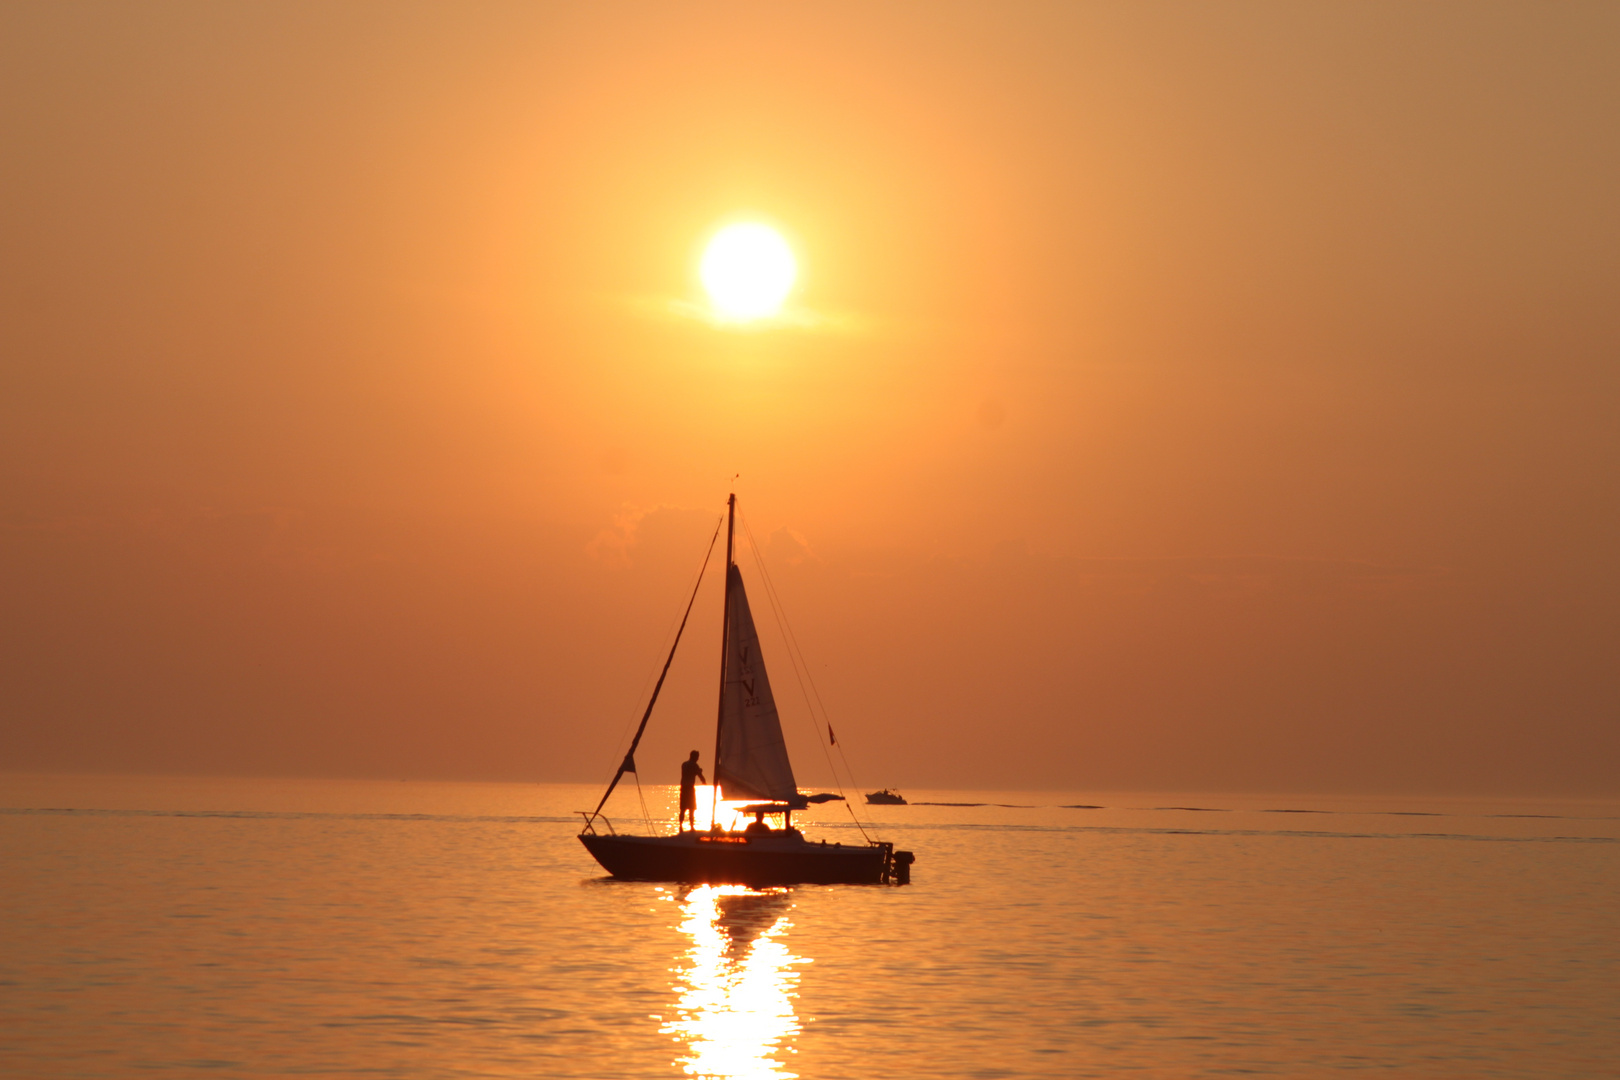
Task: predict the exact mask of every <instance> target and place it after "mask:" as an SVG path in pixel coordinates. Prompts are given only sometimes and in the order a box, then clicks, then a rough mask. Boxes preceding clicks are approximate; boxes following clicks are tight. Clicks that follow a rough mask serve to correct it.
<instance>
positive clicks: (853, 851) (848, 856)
mask: <svg viewBox="0 0 1620 1080" xmlns="http://www.w3.org/2000/svg"><path fill="white" fill-rule="evenodd" d="M579 839H580V843H582V844H584V845H585V850H587V851H589V852H590V853H591V855H592V856H593V857H594V858H595V859H596V861H597V862H599V863H601V864H602V868H603V869H604V870H606V871H607V872H608V873H609V874H611V875H613V876H614V877H616V878H623V879H625V880H628V881H679V882H684V883H687V884H705V885H809V884H815V885H878V884H882V883H884V882H886V881H888V880H889V873H890V857H891V854H892V845H890V844H871V845H861V846H855V845H845V844H812V843H808V842H807V841H805V840H802V839H799V838H797V837H792V836H745V835H744V834H741V833H721V834H713V833H691V832H688V833H681V834H680V835H679V836H597V835H594V834H591V833H586V834H584V835H582V836H581V837H580V838H579Z"/></svg>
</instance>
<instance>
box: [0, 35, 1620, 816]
mask: <svg viewBox="0 0 1620 1080" xmlns="http://www.w3.org/2000/svg"><path fill="white" fill-rule="evenodd" d="M1616 55H1620V9H1617V8H1616V7H1615V6H1613V5H1610V4H1591V5H1580V4H1560V5H1555V6H1548V5H1507V6H1494V5H1489V4H1469V5H1451V6H1446V5H1423V6H1418V7H1413V6H1411V5H1407V4H1387V5H1378V4H1363V3H1357V4H1348V3H1347V4H1343V5H1339V6H1333V5H1297V4H1289V3H1276V4H1256V5H1241V4H1225V5H1216V6H1211V5H1203V4H1187V5H1151V4H1119V5H1107V6H1084V5H1080V4H1071V3H1065V4H1054V5H1007V4H1001V5H966V6H951V5H945V4H938V3H929V4H919V5H911V6H905V5H885V6H882V7H874V6H871V5H865V4H851V5H845V6H837V5H830V4H818V5H803V6H792V7H790V6H785V5H782V6H765V5H741V4H738V5H680V6H675V5H662V6H653V5H642V6H631V5H590V6H581V7H578V8H565V7H562V6H557V7H555V8H549V9H548V8H542V7H540V6H537V5H527V4H513V5H496V4H489V5H480V6H477V7H468V6H462V5H450V6H414V5H406V4H395V3H388V4H371V5H360V4H351V5H341V6H336V7H335V8H334V6H333V5H326V4H310V5H304V6H300V5H296V4H287V3H278V4H264V5H253V6H250V5H241V4H236V5H222V4H195V5H159V4H150V5H135V6H131V5H120V4H109V5H86V4H79V5H61V4H38V5H27V4H8V5H6V6H5V7H4V9H3V10H0V147H3V148H4V149H3V151H0V305H3V308H0V513H3V517H0V596H3V597H4V602H3V611H4V615H3V617H0V628H3V633H4V640H3V642H0V769H59V770H141V771H212V772H225V773H234V772H259V773H290V774H347V775H382V776H394V775H399V776H443V777H465V778H482V777H487V778H534V779H555V780H564V779H569V780H571V779H579V780H591V779H597V778H599V777H602V778H605V775H606V774H608V773H610V772H611V770H612V767H613V764H614V763H615V761H616V759H617V755H618V753H619V750H618V749H617V747H618V746H619V745H620V744H619V743H618V741H617V740H618V739H619V736H620V732H621V730H622V728H623V726H624V725H625V723H626V721H627V720H629V719H630V718H631V717H632V716H633V714H635V712H636V711H637V710H636V694H637V691H638V689H639V688H640V687H641V686H642V681H643V679H644V678H645V676H646V674H647V672H648V670H649V669H650V668H652V667H653V666H654V665H655V664H656V663H657V662H658V661H659V660H660V659H661V657H660V655H659V653H660V645H659V641H660V635H661V634H663V633H664V632H665V630H666V628H667V627H668V626H669V624H670V620H671V619H672V618H673V617H674V616H675V615H676V614H677V609H678V607H679V604H680V603H681V601H682V597H681V590H682V589H683V588H684V586H685V583H686V582H687V581H688V580H689V578H690V576H691V574H692V573H693V571H694V570H695V568H696V564H697V561H698V559H699V558H700V556H701V549H702V545H703V543H704V541H705V539H706V537H707V535H708V531H709V529H711V528H712V524H713V521H714V517H715V515H716V514H718V512H719V509H720V507H721V505H722V504H723V502H724V498H725V494H726V490H727V488H726V482H727V478H729V477H730V476H731V475H732V474H733V473H738V472H740V473H741V474H742V479H741V480H740V481H739V484H738V489H737V490H738V492H739V498H740V500H741V505H742V507H743V510H744V512H745V513H746V514H747V515H748V520H749V522H750V525H751V526H752V529H753V531H754V533H755V534H756V535H757V536H758V537H759V538H760V540H761V542H762V543H763V544H765V545H766V546H767V548H768V549H769V552H768V555H767V558H768V560H769V565H770V566H771V568H772V572H773V574H774V575H775V576H776V578H777V582H778V585H779V587H780V589H781V592H782V594H783V597H784V599H785V601H786V603H787V606H788V615H789V616H790V617H791V618H792V619H793V620H794V624H795V626H796V627H797V629H798V633H799V637H800V640H801V643H802V644H803V645H804V647H805V649H806V652H807V653H808V655H809V657H810V659H811V661H812V663H814V664H816V665H817V666H818V670H817V673H816V674H817V678H818V680H819V681H820V686H821V689H822V693H823V696H824V697H825V698H826V699H827V702H828V705H829V707H830V708H831V710H832V715H833V718H834V723H835V724H836V725H837V726H838V729H839V735H840V737H841V738H842V739H843V741H844V742H845V743H846V744H847V746H848V748H849V750H850V753H851V759H852V762H853V763H854V765H855V769H856V776H857V778H859V779H860V780H861V781H862V782H863V783H866V784H870V785H873V786H877V785H882V784H896V785H911V786H923V785H938V786H944V785H966V786H980V787H993V786H1001V787H1046V788H1059V787H1062V788H1087V787H1091V788H1097V787H1102V788H1130V787H1135V788H1171V787H1180V788H1202V789H1240V788H1248V789H1289V790H1312V789H1316V790H1328V789H1339V790H1347V789H1366V790H1412V791H1453V790H1456V791H1463V790H1467V791H1502V792H1520V791H1522V792H1541V791H1548V792H1567V793H1587V792H1590V793H1597V792H1608V793H1614V792H1616V791H1620V672H1617V670H1616V665H1617V659H1616V658H1617V657H1620V572H1617V571H1616V569H1615V567H1614V552H1615V551H1616V550H1617V549H1620V490H1617V488H1620V485H1617V479H1620V424H1617V419H1616V418H1617V416H1620V371H1617V359H1620V304H1617V303H1616V302H1615V299H1614V298H1615V296H1616V295H1620V202H1617V200H1616V198H1615V193H1616V192H1617V191H1620V65H1617V64H1616V63H1615V62H1614V57H1615V56H1616ZM738 216H753V217H755V218H758V219H762V220H766V221H770V222H773V223H775V224H776V225H777V226H778V227H779V228H780V229H781V231H782V232H783V233H784V234H785V235H786V236H787V237H788V238H789V240H790V241H791V243H792V244H793V246H794V248H795V250H796V251H797V253H798V256H799V261H800V264H801V268H802V279H801V283H800V287H799V289H798V291H797V292H796V294H795V296H794V301H793V302H794V304H795V305H796V308H797V310H799V311H800V312H801V314H803V316H804V317H803V318H802V319H800V320H799V323H800V324H799V325H794V326H788V327H776V328H772V329H768V330H753V331H737V330H731V329H723V328H716V327H714V326H712V325H710V324H708V323H706V322H704V321H702V320H699V319H694V318H690V317H687V316H685V315H683V314H682V311H683V308H682V307H681V305H682V304H683V303H685V304H688V305H690V304H692V303H694V302H696V301H698V300H700V299H701V298H700V296H699V292H698V286H697V281H696V260H697V255H698V253H699V251H700V249H701V244H702V243H703V240H704V238H705V237H706V236H707V235H708V234H709V233H710V232H712V230H713V229H714V228H715V227H716V226H717V225H719V224H720V223H722V222H724V221H726V220H730V219H733V218H736V217H738ZM743 568H744V573H745V574H755V573H756V571H754V570H753V568H752V564H751V562H749V561H747V560H744V563H743ZM717 607H718V602H717V600H715V599H714V598H713V596H712V595H709V596H708V597H706V598H700V600H699V610H698V612H697V614H695V615H694V623H693V626H692V628H691V630H690V631H689V633H690V634H691V638H690V640H689V645H688V647H686V648H685V651H684V653H683V655H682V657H681V659H680V660H678V661H677V670H676V674H675V675H673V676H672V682H671V685H670V687H669V690H668V691H667V697H668V701H667V707H665V708H661V711H660V713H659V714H658V716H657V717H656V718H655V721H654V728H653V733H652V734H651V735H650V736H649V740H650V741H649V744H648V750H647V751H645V752H644V753H643V755H642V758H641V760H642V761H643V762H644V763H645V764H644V769H645V770H646V772H645V775H644V777H643V779H644V780H648V781H654V782H670V781H672V780H674V779H675V777H676V764H677V763H678V760H679V758H680V757H681V756H684V752H685V750H686V749H687V748H688V747H689V745H690V746H697V747H705V748H707V747H709V746H710V745H712V731H711V728H712V723H713V720H712V717H713V694H714V682H715V674H714V671H715V665H716V663H717V661H718V642H717V640H716V639H717V637H718V611H717ZM761 623H762V626H764V630H765V632H766V633H769V632H770V628H769V625H768V620H767V619H766V618H764V617H763V616H762V617H761ZM771 640H772V639H770V638H769V637H768V638H767V643H766V644H767V650H768V651H767V657H768V658H769V659H771V660H772V661H773V667H774V668H775V669H776V670H775V682H776V684H777V694H778V698H779V700H780V701H781V702H782V704H783V709H784V712H785V713H786V714H787V716H786V723H787V730H788V734H789V739H790V746H792V747H793V748H794V750H795V754H796V760H798V761H799V762H800V763H801V769H800V771H801V774H802V775H801V779H802V780H803V781H805V782H807V783H814V782H817V781H822V780H825V779H826V778H825V776H824V775H823V774H822V773H820V772H819V771H818V770H817V768H816V766H815V759H816V757H819V754H818V753H817V754H815V757H812V754H813V753H815V752H814V751H812V750H811V749H809V745H810V744H809V742H808V735H807V733H806V731H805V728H804V723H805V721H804V718H803V708H802V705H801V704H800V699H799V698H798V692H797V690H796V689H795V688H794V686H793V684H792V682H791V678H790V676H789V674H788V671H787V669H786V665H785V662H783V661H785V658H781V659H780V660H779V659H778V656H779V653H778V654H773V653H771V652H770V651H769V649H770V642H771ZM707 757H708V752H707V749H705V758H707Z"/></svg>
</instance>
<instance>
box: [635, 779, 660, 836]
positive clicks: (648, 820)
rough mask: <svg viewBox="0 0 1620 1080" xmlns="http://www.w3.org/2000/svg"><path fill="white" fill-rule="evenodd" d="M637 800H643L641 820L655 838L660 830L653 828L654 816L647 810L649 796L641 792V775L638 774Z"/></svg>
mask: <svg viewBox="0 0 1620 1080" xmlns="http://www.w3.org/2000/svg"><path fill="white" fill-rule="evenodd" d="M636 798H637V799H639V800H641V820H642V821H645V822H646V823H647V831H648V832H649V833H651V834H652V835H654V836H657V835H658V830H657V829H656V828H654V827H653V823H652V814H651V813H650V812H649V811H648V810H647V796H646V795H644V794H642V792H641V774H640V773H636Z"/></svg>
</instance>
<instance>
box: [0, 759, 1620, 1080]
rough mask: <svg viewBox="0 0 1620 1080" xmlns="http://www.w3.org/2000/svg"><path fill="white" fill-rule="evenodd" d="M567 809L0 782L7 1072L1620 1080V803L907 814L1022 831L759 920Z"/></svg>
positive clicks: (1171, 806)
mask: <svg viewBox="0 0 1620 1080" xmlns="http://www.w3.org/2000/svg"><path fill="white" fill-rule="evenodd" d="M596 794H597V791H596V789H594V788H581V787H567V786H534V785H481V784H463V785H457V784H416V783H397V784H384V783H356V782H317V781H258V780H255V781H244V780H229V781H227V780H212V781H210V780H160V779H93V778H35V777H7V778H0V1075H4V1076H7V1077H80V1076H82V1077H126V1076H139V1077H151V1076H162V1077H187V1076H195V1075H210V1074H211V1075H219V1076H231V1077H260V1076H283V1075H289V1074H296V1075H311V1076H379V1077H412V1078H419V1077H420V1078H430V1077H473V1076H479V1077H483V1076H498V1077H506V1076H523V1077H593V1078H594V1077H679V1076H682V1075H690V1076H705V1077H708V1076H712V1077H794V1076H799V1077H806V1078H831V1077H861V1078H869V1077H877V1076H896V1077H1003V1076H1005V1077H1058V1076H1062V1077H1071V1076H1109V1077H1113V1076H1131V1077H1198V1076H1229V1075H1234V1074H1258V1075H1274V1076H1290V1077H1295V1076H1321V1075H1338V1074H1341V1073H1344V1072H1354V1071H1369V1072H1378V1073H1381V1074H1384V1075H1395V1076H1410V1077H1497V1076H1500V1077H1538V1078H1546V1077H1612V1076H1616V1075H1620V1066H1617V1064H1616V1063H1617V1062H1620V902H1617V899H1616V897H1617V896H1620V804H1615V803H1591V802H1586V803H1577V802H1516V803H1507V802H1477V801H1476V802H1468V801H1445V802H1440V801H1433V800H1429V801H1423V800H1413V799H1401V798H1389V797H1385V798H1379V799H1372V798H1368V799H1355V800H1349V799H1325V798H1321V797H1292V798H1287V797H1280V796H1267V797H1254V796H1245V797H1236V796H1216V795H1197V796H1194V795H1185V794H1182V795H1156V794H1145V795H1121V794H1117V793H1114V794H1099V793H1095V792H1093V793H1083V792H1082V793H1075V792H1067V793H1029V792H1021V793H999V794H998V793H984V792H907V794H908V795H909V796H910V797H911V798H912V799H913V800H914V801H926V802H931V803H978V804H997V803H1002V804H1018V805H972V806H968V805H933V806H920V805H913V806H909V807H893V808H887V807H885V808H878V807H873V808H869V809H863V815H864V814H870V815H871V816H872V817H875V818H877V820H878V828H879V832H880V833H881V835H882V836H884V837H885V838H887V839H892V840H895V841H896V842H897V843H898V844H899V846H901V847H909V848H912V849H915V850H916V851H917V853H918V863H917V865H916V867H915V878H914V882H915V883H914V884H913V885H912V886H910V887H907V888H883V887H867V886H839V887H824V886H811V887H800V888H792V889H781V890H772V891H764V892H760V891H751V890H747V889H741V888H678V887H671V886H658V885H645V884H631V883H620V882H612V881H608V880H606V879H604V878H603V877H602V875H601V873H600V871H599V870H598V869H597V867H596V865H595V864H594V863H593V862H591V860H590V858H589V857H588V856H587V855H586V853H585V851H584V849H583V848H581V847H580V845H579V844H578V842H577V841H576V840H575V839H574V833H575V831H576V829H577V826H576V824H575V822H576V820H577V819H575V818H572V817H570V812H571V811H573V810H575V809H578V808H580V807H583V806H587V805H589V804H591V803H593V802H594V798H593V796H594V795H596ZM649 800H650V802H651V803H652V804H653V809H654V811H655V812H658V813H665V814H668V815H669V816H671V817H672V816H673V811H672V810H671V809H670V805H671V804H670V802H669V798H668V792H667V790H665V789H659V790H658V791H657V792H652V791H649ZM1082 805H1083V806H1084V807H1085V808H1082ZM1285 811H1286V812H1285ZM1302 811H1309V812H1302ZM805 825H806V833H807V834H808V835H810V836H811V837H812V838H815V837H816V836H818V835H821V836H827V837H829V838H833V839H841V840H849V839H852V838H856V836H857V834H855V833H853V830H852V826H851V825H850V822H849V817H848V815H847V812H845V811H844V810H842V809H840V808H838V807H837V806H836V804H835V805H833V806H831V807H824V808H821V809H819V810H818V811H816V812H815V813H814V814H812V815H810V816H809V817H808V819H807V821H806V822H805Z"/></svg>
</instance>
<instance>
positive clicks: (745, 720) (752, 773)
mask: <svg viewBox="0 0 1620 1080" xmlns="http://www.w3.org/2000/svg"><path fill="white" fill-rule="evenodd" d="M736 519H737V496H736V495H734V494H733V495H731V496H730V497H729V498H728V499H727V500H726V519H725V529H726V588H725V606H724V615H723V618H722V624H721V625H722V630H721V657H722V659H721V672H720V704H719V715H718V719H717V720H716V724H715V740H714V758H713V766H714V786H713V796H712V800H711V804H710V805H711V816H710V826H709V828H708V829H707V830H699V829H697V828H696V827H695V826H696V822H694V823H693V824H694V827H693V828H692V829H690V830H686V831H677V832H676V834H675V835H673V836H659V835H651V836H637V835H630V834H626V833H620V832H618V831H617V830H616V829H615V828H614V827H613V824H612V822H611V821H609V819H608V818H607V817H605V816H604V815H603V814H602V807H604V806H606V805H607V801H608V797H609V796H611V795H612V794H613V790H614V788H616V787H617V786H618V784H619V781H620V780H622V779H623V778H624V774H625V773H627V772H629V773H633V772H635V771H636V762H635V754H636V748H637V747H638V746H639V745H640V744H641V737H642V735H643V734H644V733H645V732H646V730H647V721H648V720H649V719H650V718H651V717H652V711H653V706H654V705H655V704H656V703H657V701H658V692H659V691H660V690H661V689H662V688H663V685H664V678H665V676H667V675H668V674H669V667H670V664H671V663H673V662H674V660H675V650H676V649H677V648H678V647H679V646H680V642H681V634H682V632H683V631H685V629H686V620H687V618H688V617H689V616H690V615H691V613H692V604H693V603H694V602H695V601H696V600H697V590H698V588H699V587H701V586H702V583H703V574H704V572H705V571H706V570H707V569H708V565H709V555H706V556H705V557H704V560H703V568H702V569H700V570H699V571H698V585H697V586H695V587H694V588H693V590H692V597H691V599H689V600H688V601H687V603H686V613H685V615H683V616H682V617H681V623H680V627H679V628H678V629H677V630H676V631H675V641H674V643H673V644H672V645H671V646H670V650H669V657H668V659H666V660H665V661H664V669H663V672H662V673H661V674H660V675H659V676H658V682H657V683H656V684H655V685H654V686H653V691H652V697H651V698H650V699H649V700H648V702H647V708H646V711H645V712H644V713H643V714H642V717H641V724H640V726H639V727H637V728H636V734H635V737H634V738H632V739H631V740H630V748H629V750H628V751H627V752H626V753H625V755H624V760H623V761H622V762H621V763H620V765H619V769H618V771H617V772H616V773H614V775H613V780H612V781H611V782H610V783H609V784H608V787H607V791H606V792H604V793H603V795H602V800H601V802H599V803H597V805H596V809H595V810H592V811H590V812H589V813H584V812H583V811H581V813H582V814H584V817H585V826H584V828H583V829H581V830H580V834H579V839H580V842H581V843H582V844H584V845H585V849H586V850H587V851H589V852H590V853H591V855H592V856H593V857H594V858H595V859H596V861H597V862H599V863H601V864H602V867H603V869H605V870H606V871H607V872H608V873H609V874H611V875H613V876H614V877H616V878H626V879H630V880H636V881H679V882H687V883H692V884H716V885H718V884H737V885H794V884H824V885H834V884H887V883H890V882H893V883H895V884H901V885H903V884H907V883H908V882H909V881H910V880H911V863H912V860H913V856H912V854H911V852H909V851H896V850H894V845H893V844H892V843H887V842H884V841H879V840H872V839H870V838H867V839H866V841H865V842H864V843H860V844H854V843H851V844H844V843H827V842H826V841H825V840H822V841H819V842H811V841H809V840H806V839H805V838H804V835H803V834H802V833H801V832H800V831H799V830H798V829H796V828H794V827H793V812H794V811H795V810H803V809H805V808H806V807H808V806H809V805H811V804H812V803H824V802H828V801H831V800H842V799H843V798H844V796H842V795H833V794H815V795H807V794H805V793H803V792H801V791H799V787H798V782H797V781H796V780H795V779H794V776H793V765H792V763H791V762H790V761H789V760H788V752H787V744H786V742H785V741H784V740H783V738H782V724H781V719H780V717H779V716H778V714H777V711H776V700H775V698H774V697H773V696H772V694H771V684H770V679H769V678H768V677H767V676H766V674H765V657H764V656H763V654H762V653H761V652H760V647H759V635H758V633H757V632H756V630H755V627H754V616H753V612H752V611H751V610H750V609H749V606H748V594H747V591H746V590H745V589H744V588H743V581H742V572H741V571H740V570H739V569H738V567H737V564H736V562H735V561H734V559H733V554H732V551H733V538H734V536H735V531H736ZM719 536H720V530H719V526H716V528H715V534H714V537H713V538H711V539H710V541H709V553H710V555H712V554H713V551H714V545H715V542H716V541H717V540H718V539H719ZM767 584H768V582H767ZM638 783H639V780H638ZM722 793H723V794H722ZM728 799H729V800H730V801H732V802H735V801H738V800H742V801H744V803H745V804H744V805H743V806H741V807H740V808H734V809H738V810H740V812H741V813H743V814H751V815H753V817H754V823H753V824H751V825H749V826H748V827H747V828H746V829H741V830H734V829H725V828H722V827H721V825H720V823H719V820H718V819H719V812H720V805H721V803H722V802H723V801H727V800H728ZM852 816H853V815H852ZM766 817H772V818H780V819H781V827H780V828H774V829H773V828H770V827H769V826H768V825H766V824H765V821H764V819H765V818H766ZM598 824H601V825H605V826H606V827H607V830H608V831H607V832H606V833H605V834H604V833H602V832H599V831H598V829H597V825H598ZM856 824H857V825H859V824H860V822H859V819H856ZM862 835H863V836H865V830H864V829H863V830H862Z"/></svg>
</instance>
